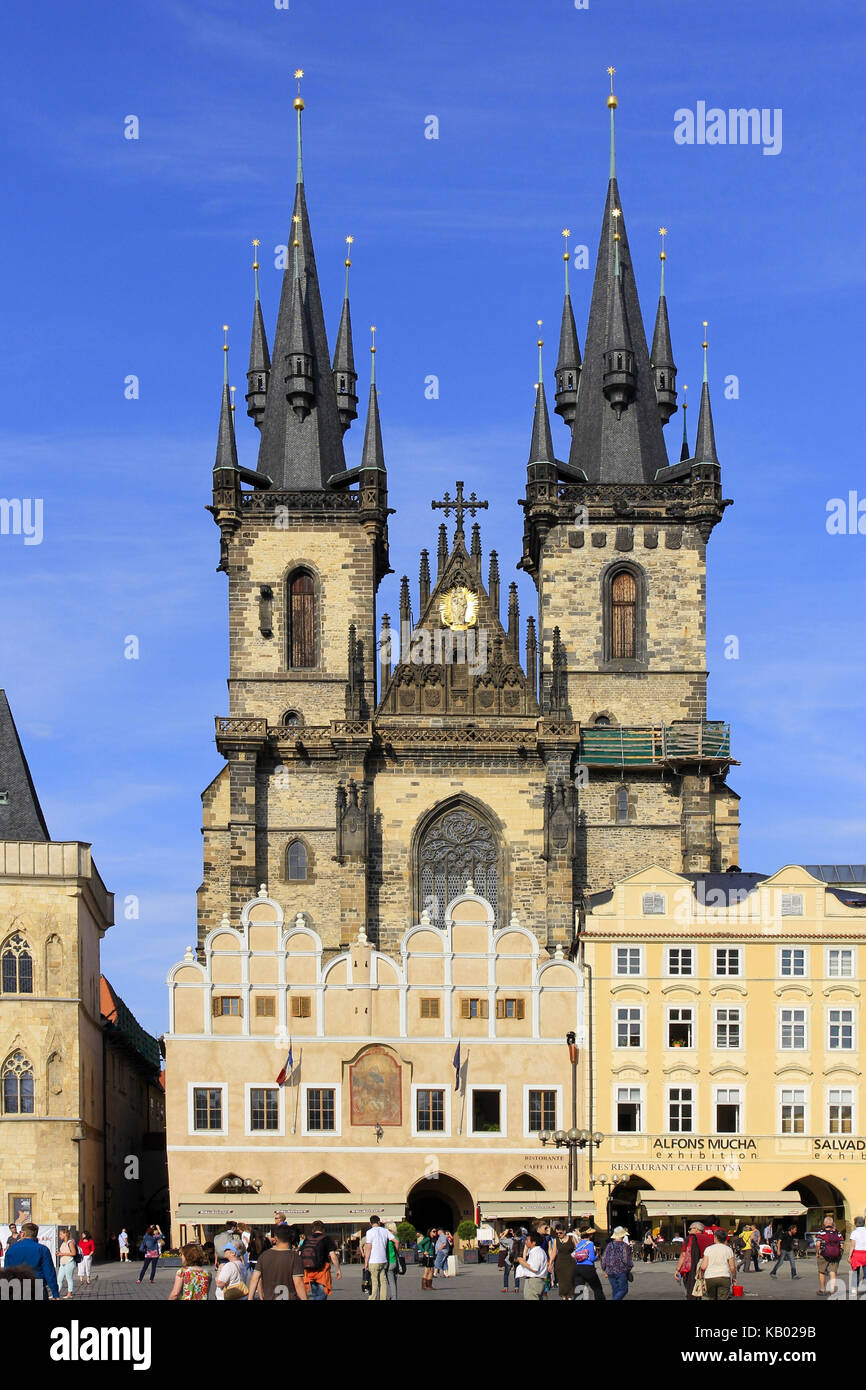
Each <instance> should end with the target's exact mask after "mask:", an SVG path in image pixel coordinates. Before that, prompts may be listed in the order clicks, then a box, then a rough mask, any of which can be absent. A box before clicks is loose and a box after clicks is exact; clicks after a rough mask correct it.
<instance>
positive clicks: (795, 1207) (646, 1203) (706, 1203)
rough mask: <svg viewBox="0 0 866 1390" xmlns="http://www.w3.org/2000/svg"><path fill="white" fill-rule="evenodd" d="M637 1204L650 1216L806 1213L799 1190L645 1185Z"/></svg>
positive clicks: (637, 1194) (740, 1215) (781, 1214)
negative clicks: (687, 1188) (677, 1188)
mask: <svg viewBox="0 0 866 1390" xmlns="http://www.w3.org/2000/svg"><path fill="white" fill-rule="evenodd" d="M635 1197H636V1204H637V1206H639V1207H641V1206H642V1207H643V1208H644V1210H645V1211H646V1214H647V1216H695V1217H701V1216H739V1217H743V1218H745V1217H747V1216H803V1215H804V1213H805V1211H806V1208H805V1207H804V1206H803V1203H802V1202H801V1201H800V1194H799V1192H725V1191H719V1192H715V1191H713V1192H711V1191H706V1190H702V1191H700V1192H656V1191H654V1190H652V1189H647V1188H641V1189H640V1191H638V1192H637V1193H636V1194H635Z"/></svg>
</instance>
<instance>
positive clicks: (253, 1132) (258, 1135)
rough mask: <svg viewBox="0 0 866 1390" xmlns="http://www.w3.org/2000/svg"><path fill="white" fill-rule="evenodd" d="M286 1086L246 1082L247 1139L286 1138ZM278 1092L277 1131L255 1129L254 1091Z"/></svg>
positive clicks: (245, 1125)
mask: <svg viewBox="0 0 866 1390" xmlns="http://www.w3.org/2000/svg"><path fill="white" fill-rule="evenodd" d="M285 1089H286V1088H285V1086H277V1085H276V1084H275V1082H274V1081H273V1080H269V1081H245V1082H244V1128H245V1134H246V1137H247V1139H273V1138H274V1137H275V1136H279V1137H281V1138H284V1137H285V1133H286V1097H285ZM263 1090H264V1091H276V1093H277V1127H276V1129H253V1109H252V1106H253V1095H252V1093H253V1091H263Z"/></svg>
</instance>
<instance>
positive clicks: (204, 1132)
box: [186, 1081, 229, 1139]
mask: <svg viewBox="0 0 866 1390" xmlns="http://www.w3.org/2000/svg"><path fill="white" fill-rule="evenodd" d="M196 1091H221V1092H222V1102H221V1107H220V1108H221V1110H222V1120H223V1122H222V1128H221V1129H196V1127H195V1093H196ZM186 1094H187V1133H188V1134H191V1135H192V1136H193V1138H195V1139H198V1138H201V1137H205V1138H207V1136H208V1135H211V1134H228V1132H229V1083H228V1082H227V1081H188V1082H187V1092H186Z"/></svg>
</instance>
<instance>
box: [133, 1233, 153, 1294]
mask: <svg viewBox="0 0 866 1390" xmlns="http://www.w3.org/2000/svg"><path fill="white" fill-rule="evenodd" d="M158 1229H159V1228H158V1227H157V1226H148V1228H147V1230H146V1231H145V1233H144V1235H143V1236H142V1238H141V1245H139V1247H138V1253H139V1255H141V1256H142V1257H143V1263H142V1266H141V1273H140V1274H139V1276H138V1278H137V1279H136V1281H135V1282H136V1284H140V1283H141V1281H142V1279H143V1278H144V1276H145V1274H146V1273H147V1271H148V1270H150V1282H151V1284H152V1283H153V1276H154V1275H155V1274H156V1267H157V1265H158V1264H159V1240H158V1239H157V1235H156V1232H157V1230H158Z"/></svg>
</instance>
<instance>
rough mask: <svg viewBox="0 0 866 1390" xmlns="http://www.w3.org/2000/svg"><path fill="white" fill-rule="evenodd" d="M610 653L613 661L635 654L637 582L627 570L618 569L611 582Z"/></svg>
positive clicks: (628, 657) (626, 658)
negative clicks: (611, 625)
mask: <svg viewBox="0 0 866 1390" xmlns="http://www.w3.org/2000/svg"><path fill="white" fill-rule="evenodd" d="M610 597H611V618H612V624H613V627H612V632H611V655H612V657H613V659H614V661H623V660H626V661H627V660H631V659H633V658H634V657H635V656H636V654H637V583H636V582H635V577H634V575H633V574H632V573H631V572H630V571H629V570H620V571H619V573H618V574H615V575H614V577H613V581H612V583H611V594H610Z"/></svg>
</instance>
